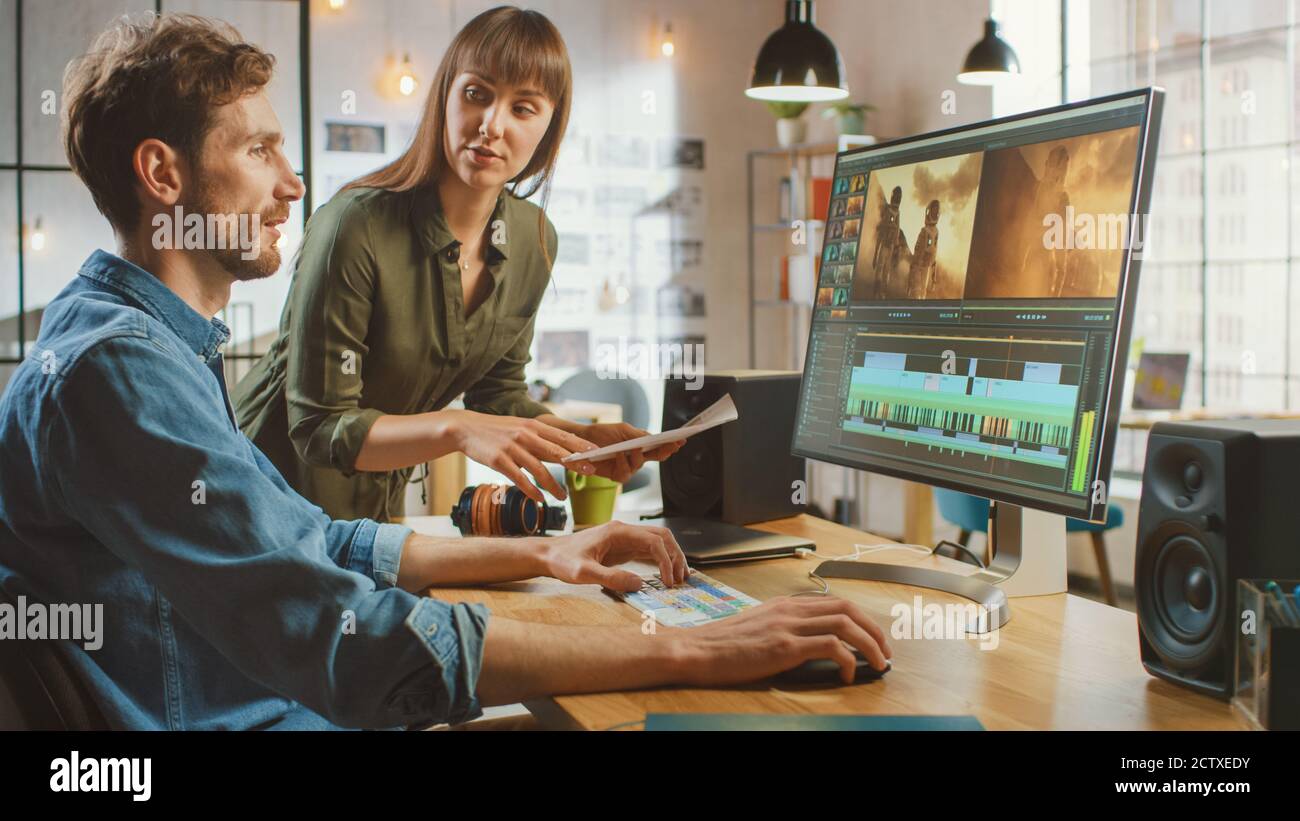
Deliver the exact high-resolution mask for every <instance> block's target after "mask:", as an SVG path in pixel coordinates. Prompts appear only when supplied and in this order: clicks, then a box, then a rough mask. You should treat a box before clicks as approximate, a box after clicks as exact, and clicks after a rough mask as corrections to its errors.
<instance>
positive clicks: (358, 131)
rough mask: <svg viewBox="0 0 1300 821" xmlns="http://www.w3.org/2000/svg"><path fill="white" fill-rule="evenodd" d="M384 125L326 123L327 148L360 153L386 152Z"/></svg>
mask: <svg viewBox="0 0 1300 821" xmlns="http://www.w3.org/2000/svg"><path fill="white" fill-rule="evenodd" d="M384 145H385V142H384V126H383V125H379V124H371V123H338V122H326V123H325V150H326V151H347V152H352V153H358V154H383V153H384Z"/></svg>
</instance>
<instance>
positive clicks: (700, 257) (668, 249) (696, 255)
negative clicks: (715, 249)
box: [655, 239, 704, 274]
mask: <svg viewBox="0 0 1300 821" xmlns="http://www.w3.org/2000/svg"><path fill="white" fill-rule="evenodd" d="M655 256H656V257H657V258H658V259H659V261H660V263H663V262H665V261H666V262H667V264H668V267H669V269H670V270H671V271H672V272H673V273H674V274H676V273H678V272H679V271H682V270H683V269H686V268H695V267H698V266H699V265H700V264H702V263H703V261H704V240H699V239H666V240H665V239H660V240H655Z"/></svg>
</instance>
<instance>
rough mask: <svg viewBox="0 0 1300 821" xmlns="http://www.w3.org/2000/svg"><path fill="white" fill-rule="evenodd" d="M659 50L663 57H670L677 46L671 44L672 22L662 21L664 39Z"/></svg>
mask: <svg viewBox="0 0 1300 821" xmlns="http://www.w3.org/2000/svg"><path fill="white" fill-rule="evenodd" d="M659 50H660V51H661V52H663V55H664V56H665V57H672V56H673V52H675V51H676V50H677V48H676V47H675V46H674V45H673V24H672V23H664V40H663V43H662V44H660V46H659Z"/></svg>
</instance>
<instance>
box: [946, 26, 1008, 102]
mask: <svg viewBox="0 0 1300 821" xmlns="http://www.w3.org/2000/svg"><path fill="white" fill-rule="evenodd" d="M1019 75H1020V59H1019V58H1017V57H1016V52H1015V50H1014V49H1012V48H1011V46H1009V45H1007V41H1006V40H1003V39H1002V37H1001V36H1000V35H999V34H998V23H997V21H996V20H994V19H993V18H992V17H990V18H989V19H987V20H985V21H984V38H983V39H982V40H980V41H979V42H978V43H976V44H975V47H974V48H972V49H971V50H970V53H969V54H967V55H966V62H965V63H964V64H962V67H961V72H960V73H959V74H958V75H957V82H959V83H963V84H965V85H968V86H991V85H995V84H997V83H1000V82H1002V81H1003V80H1006V79H1008V78H1010V77H1013V76H1019Z"/></svg>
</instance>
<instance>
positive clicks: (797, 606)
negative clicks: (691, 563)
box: [659, 596, 894, 686]
mask: <svg viewBox="0 0 1300 821" xmlns="http://www.w3.org/2000/svg"><path fill="white" fill-rule="evenodd" d="M659 635H660V636H663V637H664V638H666V639H667V640H669V641H675V642H678V643H679V648H678V651H679V652H678V654H677V656H678V659H679V663H680V664H681V665H682V680H683V681H685V682H686V683H689V684H694V685H700V686H720V685H728V684H742V683H745V682H749V681H756V680H758V679H763V678H767V677H769V676H773V675H776V674H777V673H780V672H783V671H785V670H789V669H790V668H791V667H795V666H798V665H799V664H802V663H803V662H805V661H809V660H810V659H819V658H829V659H832V660H834V661H835V662H836V663H838V664H839V666H840V677H841V678H842V679H843V680H844V683H845V684H850V683H852V681H853V676H854V671H855V668H856V666H857V660H856V659H855V658H854V657H853V652H852V651H851V650H850V647H852V648H856V649H857V650H858V651H859V652H861V653H862V656H863V657H864V658H865V659H866V660H867V663H869V664H870V665H871V666H872V667H873V668H875V669H877V670H883V669H884V668H885V661H886V659H889V658H891V657H892V656H893V652H894V651H893V649H892V648H891V647H890V646H889V640H888V639H887V638H886V637H885V632H884V631H883V630H881V629H880V627H879V626H878V625H876V623H875V622H873V621H872V620H871V619H870V618H869V617H868V616H867V614H866V613H864V612H863V611H862V609H861V608H859V607H858V606H857V605H855V604H852V603H851V602H848V601H845V600H844V599H840V598H836V597H835V596H806V597H804V596H800V597H789V596H786V597H781V598H778V599H772V600H771V601H767V602H764V603H763V604H761V605H758V606H757V607H754V608H752V609H749V610H746V611H744V612H743V613H740V614H738V615H735V616H731V617H730V618H726V619H722V620H720V621H716V622H713V623H711V624H704V625H700V626H699V627H691V628H683V629H678V630H668V631H661V632H660V633H659ZM845 645H848V646H845Z"/></svg>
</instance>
